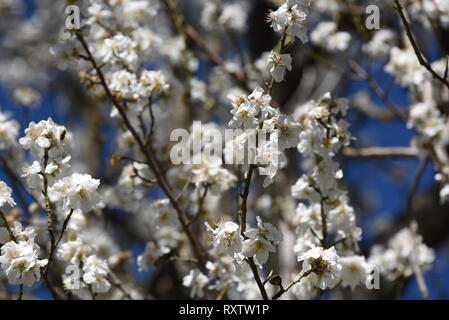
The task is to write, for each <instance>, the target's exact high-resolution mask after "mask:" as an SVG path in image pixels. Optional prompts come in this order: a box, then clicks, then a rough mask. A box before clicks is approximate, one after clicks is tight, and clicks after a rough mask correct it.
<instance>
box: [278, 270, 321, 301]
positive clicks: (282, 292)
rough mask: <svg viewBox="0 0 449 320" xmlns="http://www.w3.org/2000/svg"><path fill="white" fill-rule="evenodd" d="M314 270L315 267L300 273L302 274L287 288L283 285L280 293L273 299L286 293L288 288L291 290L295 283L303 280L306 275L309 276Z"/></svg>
mask: <svg viewBox="0 0 449 320" xmlns="http://www.w3.org/2000/svg"><path fill="white" fill-rule="evenodd" d="M313 271H314V270H313V269H310V270H308V271H306V272H304V273H303V274H302V275H300V276H299V277H298V279H296V280H295V281H292V282H291V283H290V284H289V285H288V286H287V287H286V288H282V287H281V290H279V291H278V293H276V294H275V295H274V296H273V298H272V299H273V300H276V299H278V298H279V297H280V296H282V295H283V294H284V293H286V292H287V291H288V290H290V288H291V287H293V286H294V285H295V284H297V283H299V282H301V280H302V279H304V278H305V277H307V276H308V275H309V274H311V273H312V272H313Z"/></svg>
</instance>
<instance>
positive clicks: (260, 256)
mask: <svg viewBox="0 0 449 320" xmlns="http://www.w3.org/2000/svg"><path fill="white" fill-rule="evenodd" d="M245 236H246V237H247V239H246V240H245V241H243V255H244V256H245V257H255V259H256V261H257V263H258V264H261V265H262V264H265V263H266V262H267V260H268V255H269V252H276V248H275V245H277V244H278V243H279V242H280V241H282V234H281V233H280V232H279V231H278V230H277V229H276V228H275V227H274V226H273V225H272V224H271V223H263V222H262V219H261V218H260V217H257V228H256V229H252V230H249V231H247V232H245Z"/></svg>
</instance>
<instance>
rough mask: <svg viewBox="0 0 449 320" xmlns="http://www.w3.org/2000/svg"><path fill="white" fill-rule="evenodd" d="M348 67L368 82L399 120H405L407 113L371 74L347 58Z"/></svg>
mask: <svg viewBox="0 0 449 320" xmlns="http://www.w3.org/2000/svg"><path fill="white" fill-rule="evenodd" d="M348 63H349V67H350V68H351V69H352V70H353V71H354V72H356V74H357V76H358V77H359V78H360V79H361V80H364V81H366V82H367V83H368V85H369V86H370V87H371V89H373V91H374V92H375V93H376V95H377V96H379V98H381V99H382V100H383V101H384V103H385V105H386V106H387V107H388V108H389V109H390V110H391V112H392V113H393V114H394V115H396V116H397V117H398V118H400V119H401V120H403V121H405V122H407V115H406V114H404V112H402V111H401V110H400V109H399V108H398V107H397V106H396V105H395V104H394V103H393V102H392V101H391V100H390V98H389V97H388V95H387V94H386V93H385V92H384V91H383V90H382V88H381V87H380V86H379V84H378V83H377V82H376V80H374V78H373V77H371V75H370V74H369V73H368V72H366V71H365V70H364V69H363V68H362V67H361V66H360V65H359V64H358V63H357V62H356V61H355V60H349V62H348Z"/></svg>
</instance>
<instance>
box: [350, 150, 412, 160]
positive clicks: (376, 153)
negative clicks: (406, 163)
mask: <svg viewBox="0 0 449 320" xmlns="http://www.w3.org/2000/svg"><path fill="white" fill-rule="evenodd" d="M342 154H343V155H344V156H345V157H348V158H372V159H383V158H416V157H417V156H418V150H416V149H414V148H409V147H369V148H349V147H348V148H344V149H343V152H342Z"/></svg>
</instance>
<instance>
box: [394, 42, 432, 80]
mask: <svg viewBox="0 0 449 320" xmlns="http://www.w3.org/2000/svg"><path fill="white" fill-rule="evenodd" d="M385 71H386V72H388V73H390V74H391V75H393V77H394V78H395V80H396V81H397V82H399V84H401V85H402V86H404V87H405V86H412V85H416V86H419V85H420V84H422V82H423V81H424V79H425V77H426V70H425V69H424V68H423V67H422V66H421V64H420V63H419V60H418V58H417V57H416V54H415V51H414V50H413V48H412V47H409V48H407V49H400V48H398V47H393V48H392V49H391V50H390V61H389V62H388V64H387V65H385Z"/></svg>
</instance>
